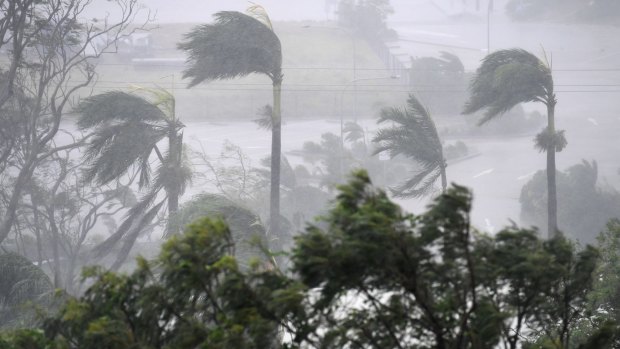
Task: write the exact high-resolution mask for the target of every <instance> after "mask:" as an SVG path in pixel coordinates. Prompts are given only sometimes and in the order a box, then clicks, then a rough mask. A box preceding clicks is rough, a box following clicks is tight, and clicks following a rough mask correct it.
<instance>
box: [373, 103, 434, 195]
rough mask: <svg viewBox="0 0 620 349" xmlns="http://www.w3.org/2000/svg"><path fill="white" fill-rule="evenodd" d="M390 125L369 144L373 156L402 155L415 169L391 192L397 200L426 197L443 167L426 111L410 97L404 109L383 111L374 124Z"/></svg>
mask: <svg viewBox="0 0 620 349" xmlns="http://www.w3.org/2000/svg"><path fill="white" fill-rule="evenodd" d="M386 122H392V123H393V126H392V127H387V128H382V129H380V130H379V131H378V132H377V134H376V135H375V137H374V138H373V142H375V143H377V146H376V148H375V151H374V154H378V153H381V152H388V154H389V155H390V157H391V158H394V157H396V156H398V155H404V156H406V157H408V158H410V159H412V160H414V161H415V162H416V163H417V164H418V165H419V166H420V170H419V171H417V172H416V173H415V174H414V175H413V176H412V177H411V178H410V179H409V180H407V181H405V182H404V183H401V184H399V185H398V186H396V187H394V188H392V189H391V190H392V193H393V194H394V195H395V196H397V197H402V198H410V197H420V196H424V195H427V194H428V193H430V191H431V190H432V188H433V183H434V182H435V181H436V180H437V178H439V176H440V174H441V168H442V167H443V166H445V159H444V156H443V147H442V144H441V139H440V138H439V134H438V133H437V128H436V127H435V123H434V122H433V119H432V118H431V116H430V113H429V112H428V110H427V109H426V108H425V107H424V105H422V103H420V101H419V100H418V99H417V98H416V97H415V96H414V95H410V96H409V99H408V100H407V108H405V109H398V108H386V109H383V110H382V111H381V115H380V118H379V121H378V123H386Z"/></svg>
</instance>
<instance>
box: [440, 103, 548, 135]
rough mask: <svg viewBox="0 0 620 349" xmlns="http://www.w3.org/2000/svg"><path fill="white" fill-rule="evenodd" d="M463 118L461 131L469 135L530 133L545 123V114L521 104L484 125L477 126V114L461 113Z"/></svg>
mask: <svg viewBox="0 0 620 349" xmlns="http://www.w3.org/2000/svg"><path fill="white" fill-rule="evenodd" d="M463 118H464V119H465V123H466V128H465V129H464V130H462V132H463V133H465V134H467V135H470V136H471V135H474V136H511V135H524V134H531V133H532V132H535V131H536V130H537V129H539V128H540V127H541V126H542V125H543V124H544V123H545V116H544V115H542V114H541V113H540V112H539V111H536V110H535V111H532V112H526V111H525V110H524V109H523V106H521V105H516V106H515V107H513V108H512V109H510V110H509V111H507V112H506V113H504V114H502V116H501V117H499V118H495V119H493V120H492V121H491V122H488V123H486V124H484V127H478V118H479V117H478V116H477V115H463ZM449 131H450V130H448V132H449Z"/></svg>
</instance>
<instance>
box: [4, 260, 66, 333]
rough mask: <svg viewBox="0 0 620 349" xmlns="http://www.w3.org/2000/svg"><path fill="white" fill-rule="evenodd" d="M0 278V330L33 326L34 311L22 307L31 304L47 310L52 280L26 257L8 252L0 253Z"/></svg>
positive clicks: (50, 297)
mask: <svg viewBox="0 0 620 349" xmlns="http://www.w3.org/2000/svg"><path fill="white" fill-rule="evenodd" d="M0 275H2V277H1V278H0V330H2V329H7V328H11V327H24V326H31V325H33V324H34V323H35V320H36V312H35V310H36V309H35V307H32V309H29V308H28V307H25V306H24V305H25V304H27V303H28V302H33V303H34V304H36V305H38V306H43V307H46V308H47V307H49V306H50V305H51V302H52V298H53V291H54V285H53V284H52V281H51V280H50V279H49V277H48V276H47V275H46V274H45V272H44V271H43V270H41V269H40V268H39V267H37V266H36V265H34V264H32V262H30V261H29V260H28V259H27V258H26V257H23V256H20V255H18V254H17V253H12V252H3V253H0Z"/></svg>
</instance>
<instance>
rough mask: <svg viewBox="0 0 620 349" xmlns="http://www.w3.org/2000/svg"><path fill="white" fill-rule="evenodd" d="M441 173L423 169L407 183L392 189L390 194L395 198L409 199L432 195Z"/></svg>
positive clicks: (435, 170)
mask: <svg viewBox="0 0 620 349" xmlns="http://www.w3.org/2000/svg"><path fill="white" fill-rule="evenodd" d="M440 175H441V171H440V170H439V169H438V168H436V167H433V168H423V169H421V170H419V171H417V172H415V173H414V175H413V176H412V177H411V178H410V179H408V180H407V181H405V182H403V183H401V184H399V185H397V186H395V187H391V188H390V192H391V193H392V195H394V197H397V198H402V199H409V198H421V197H423V196H426V195H429V194H432V193H433V192H434V191H435V190H436V188H435V182H436V181H437V179H439V176H440Z"/></svg>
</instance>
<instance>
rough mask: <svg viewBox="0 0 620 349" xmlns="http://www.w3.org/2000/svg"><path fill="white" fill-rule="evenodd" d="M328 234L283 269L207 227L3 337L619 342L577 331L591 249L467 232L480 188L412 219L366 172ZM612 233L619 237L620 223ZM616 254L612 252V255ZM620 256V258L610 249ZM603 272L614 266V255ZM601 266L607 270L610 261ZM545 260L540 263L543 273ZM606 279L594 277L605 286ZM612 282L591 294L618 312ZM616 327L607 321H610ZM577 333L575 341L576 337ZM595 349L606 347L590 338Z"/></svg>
mask: <svg viewBox="0 0 620 349" xmlns="http://www.w3.org/2000/svg"><path fill="white" fill-rule="evenodd" d="M339 190H340V191H339V194H338V196H337V200H336V202H335V203H334V208H333V209H331V210H330V212H329V213H328V214H327V215H326V216H325V218H324V228H320V227H318V226H309V227H308V228H307V229H306V231H305V232H304V233H302V234H300V235H299V236H297V237H296V238H295V245H294V247H293V248H292V249H291V250H290V251H288V256H289V258H290V259H291V261H292V266H291V269H290V270H289V271H288V272H286V273H283V272H282V271H280V270H278V269H276V268H274V266H273V264H272V263H271V262H269V260H265V259H262V260H261V259H258V258H256V259H254V260H253V261H252V262H251V263H250V266H249V268H244V269H242V268H240V266H239V263H238V261H237V259H236V258H235V244H234V241H233V237H232V236H231V233H230V231H229V229H228V227H227V225H226V224H225V223H224V222H223V221H221V220H219V219H215V220H213V219H209V218H203V219H200V220H198V221H196V222H194V223H193V224H191V225H189V226H188V228H187V229H186V231H185V233H184V234H183V235H180V236H175V237H173V238H171V239H170V240H168V241H167V242H166V243H165V244H164V246H163V248H162V251H161V253H160V254H159V257H158V258H157V259H156V260H154V261H147V260H144V259H139V260H138V267H137V269H136V270H135V271H134V272H132V273H131V274H129V275H125V274H116V273H114V272H110V271H105V270H103V269H101V268H95V269H91V270H89V271H88V272H87V273H86V274H85V275H86V276H88V277H90V278H92V279H93V282H94V283H93V285H92V286H91V287H90V288H89V289H88V290H87V291H86V293H85V294H84V296H82V297H79V298H72V299H70V300H69V301H68V302H67V303H66V304H65V305H64V306H63V308H62V309H61V310H60V311H59V313H58V314H57V315H55V316H52V317H50V318H47V319H46V320H45V321H44V323H43V324H42V327H41V330H40V331H30V330H26V331H17V332H12V333H7V334H5V335H4V336H3V337H2V341H3V342H0V343H3V345H4V347H7V348H13V347H16V348H17V347H20V346H21V345H23V344H22V343H24V342H30V346H29V348H43V347H58V348H85V347H86V348H134V347H141V348H162V347H164V348H195V347H209V348H231V347H235V348H270V347H286V348H300V347H317V348H357V347H364V348H404V347H410V348H431V347H432V348H490V347H494V346H496V345H499V344H500V343H503V346H504V347H506V348H518V347H521V346H522V347H556V348H573V347H574V348H576V347H579V348H608V347H609V348H611V346H612V345H617V344H619V343H618V342H616V338H617V336H618V334H619V333H620V332H618V328H617V327H616V325H614V324H613V323H612V322H609V321H601V322H602V325H601V327H600V328H597V327H594V328H583V327H582V324H581V322H582V321H583V320H584V319H585V318H587V317H588V311H589V309H590V308H589V305H590V298H589V296H588V295H589V294H590V292H591V291H592V290H593V287H594V285H595V277H594V275H595V270H596V268H597V267H596V265H597V263H596V261H597V259H598V257H599V252H598V251H597V249H595V248H593V247H591V246H586V247H582V248H576V247H575V246H574V245H573V244H572V243H570V241H568V240H566V239H564V238H561V237H558V238H554V239H551V240H547V241H543V240H541V239H540V238H539V237H537V233H536V231H533V230H528V229H521V228H518V227H509V228H506V229H504V230H502V231H501V232H499V233H498V234H496V235H495V236H493V237H491V236H488V235H484V234H481V233H479V232H477V231H476V230H475V229H473V227H471V226H470V223H469V211H470V209H471V199H472V197H471V193H470V192H469V191H468V190H467V189H465V188H463V187H459V186H452V187H451V188H450V189H449V190H448V191H447V192H446V193H445V194H443V195H441V196H439V197H437V198H436V199H435V200H434V203H433V204H432V205H431V206H429V208H428V210H427V212H425V213H423V214H421V215H418V216H415V215H411V214H407V213H405V212H403V211H402V210H401V209H400V208H399V206H398V205H396V204H394V203H393V202H392V201H391V200H390V199H389V198H388V196H387V195H386V194H385V192H384V191H382V190H378V189H376V188H374V187H373V186H372V185H371V183H370V180H369V178H368V176H367V174H366V173H365V172H358V173H356V174H355V175H354V176H353V178H352V179H351V181H350V182H349V183H348V184H347V185H343V186H341V187H340V188H339ZM609 229H610V232H609V233H607V235H606V237H605V238H606V239H611V240H613V241H615V242H616V243H617V240H618V238H619V236H618V233H619V231H618V229H617V223H613V224H612V225H610V227H609ZM610 252H611V251H610ZM605 253H606V255H605V257H607V258H614V259H615V258H616V257H617V253H618V252H617V251H616V250H614V251H613V252H612V253H610V254H607V253H609V252H605ZM607 262H608V264H607V266H606V268H610V267H611V268H613V267H615V266H614V265H613V264H609V262H612V261H611V260H609V261H607ZM604 265H605V264H603V266H604ZM541 266H544V267H541ZM599 283H600V282H599ZM617 287H618V283H617V281H615V280H614V281H613V282H606V283H605V284H604V287H601V288H598V289H595V290H596V292H597V293H594V295H595V297H594V298H592V299H594V300H596V301H597V302H598V303H599V304H604V305H605V307H606V309H607V310H608V311H609V313H608V314H610V315H609V316H608V317H609V318H612V319H613V315H611V314H614V313H612V312H616V311H617V309H616V302H612V303H608V300H612V298H611V297H609V295H610V291H611V292H616V291H617ZM606 320H609V319H606ZM575 333H577V334H578V335H575ZM592 343H596V344H592Z"/></svg>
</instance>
